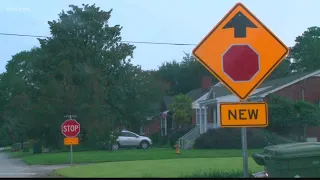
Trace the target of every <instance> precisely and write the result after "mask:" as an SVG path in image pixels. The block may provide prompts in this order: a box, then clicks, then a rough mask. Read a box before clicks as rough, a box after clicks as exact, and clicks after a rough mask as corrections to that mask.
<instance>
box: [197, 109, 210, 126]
mask: <svg viewBox="0 0 320 180" xmlns="http://www.w3.org/2000/svg"><path fill="white" fill-rule="evenodd" d="M201 114H202V117H201V118H202V119H204V108H202V111H201ZM207 115H208V111H207ZM196 120H197V125H200V108H198V109H197V111H196Z"/></svg>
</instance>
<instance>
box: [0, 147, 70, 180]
mask: <svg viewBox="0 0 320 180" xmlns="http://www.w3.org/2000/svg"><path fill="white" fill-rule="evenodd" d="M68 166H69V165H35V166H29V165H27V164H25V163H24V162H22V161H21V160H20V159H14V158H10V157H9V156H8V154H7V153H4V152H0V177H47V176H49V175H50V174H51V173H52V172H53V171H54V170H56V169H59V168H64V167H68Z"/></svg>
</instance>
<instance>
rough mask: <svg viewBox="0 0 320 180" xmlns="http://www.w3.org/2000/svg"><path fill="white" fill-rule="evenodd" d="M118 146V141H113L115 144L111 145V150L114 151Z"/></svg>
mask: <svg viewBox="0 0 320 180" xmlns="http://www.w3.org/2000/svg"><path fill="white" fill-rule="evenodd" d="M119 147H120V145H119V143H115V144H113V145H112V150H113V151H116V150H118V149H119Z"/></svg>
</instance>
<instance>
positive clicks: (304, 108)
mask: <svg viewBox="0 0 320 180" xmlns="http://www.w3.org/2000/svg"><path fill="white" fill-rule="evenodd" d="M268 111H269V117H270V122H269V126H268V129H269V130H271V131H274V132H277V133H279V134H283V135H289V134H290V133H294V134H298V135H300V136H304V132H305V131H304V129H305V127H306V126H318V125H319V124H320V121H319V118H320V109H319V108H318V107H317V106H316V105H314V104H311V103H309V102H305V101H292V100H291V99H287V98H283V97H279V96H274V95H271V96H268Z"/></svg>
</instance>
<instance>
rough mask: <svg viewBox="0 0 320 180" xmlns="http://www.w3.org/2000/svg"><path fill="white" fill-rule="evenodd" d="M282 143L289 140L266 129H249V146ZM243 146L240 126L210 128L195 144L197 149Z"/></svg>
mask: <svg viewBox="0 0 320 180" xmlns="http://www.w3.org/2000/svg"><path fill="white" fill-rule="evenodd" d="M281 143H288V141H286V140H283V139H281V138H279V136H276V135H275V134H272V133H270V132H268V131H266V130H264V129H256V128H250V129H247V144H248V148H251V149H260V148H264V147H266V146H268V145H272V144H281ZM241 147H242V144H241V129H240V128H232V129H231V128H220V129H210V130H208V131H207V132H206V133H205V134H203V135H202V136H200V137H199V138H197V139H196V141H195V144H194V148H196V149H240V148H241Z"/></svg>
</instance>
